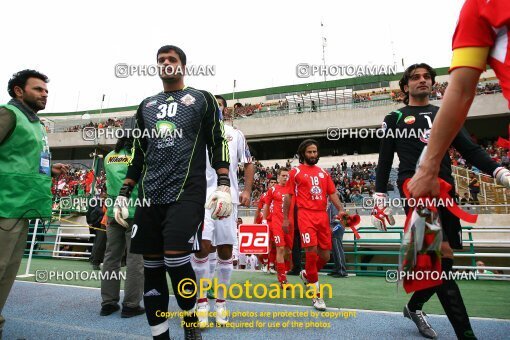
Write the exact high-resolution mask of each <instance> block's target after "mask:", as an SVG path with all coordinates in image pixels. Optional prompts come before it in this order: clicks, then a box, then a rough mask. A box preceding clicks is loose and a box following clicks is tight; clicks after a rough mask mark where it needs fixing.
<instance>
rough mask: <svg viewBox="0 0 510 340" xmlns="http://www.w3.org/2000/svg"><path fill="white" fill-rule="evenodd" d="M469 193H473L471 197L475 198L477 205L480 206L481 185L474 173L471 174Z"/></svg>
mask: <svg viewBox="0 0 510 340" xmlns="http://www.w3.org/2000/svg"><path fill="white" fill-rule="evenodd" d="M469 192H470V193H471V197H473V201H474V202H475V204H479V202H478V194H479V193H480V183H479V182H478V179H477V178H476V176H475V174H474V173H472V172H470V173H469Z"/></svg>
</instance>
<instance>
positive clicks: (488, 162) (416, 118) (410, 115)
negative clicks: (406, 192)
mask: <svg viewBox="0 0 510 340" xmlns="http://www.w3.org/2000/svg"><path fill="white" fill-rule="evenodd" d="M438 110H439V107H437V106H434V105H425V106H409V105H408V106H405V107H403V108H401V109H399V110H395V111H393V112H391V113H389V114H388V115H386V117H385V118H384V122H383V123H382V128H383V129H384V130H385V131H386V133H387V134H388V136H390V137H386V138H382V139H381V146H380V150H379V161H378V162H377V169H376V180H375V190H376V191H377V192H386V188H387V183H388V179H389V176H390V171H391V166H392V164H393V156H394V153H395V152H396V153H397V155H398V158H399V161H400V163H399V166H398V182H400V183H402V182H403V181H404V180H405V179H407V178H411V177H413V175H414V172H415V170H416V163H418V159H419V158H420V155H421V153H422V151H423V148H425V146H426V145H427V143H428V141H429V136H430V129H431V128H432V123H433V122H434V119H435V117H436V114H437V111H438ZM452 146H453V147H455V149H457V151H458V152H459V153H460V154H461V155H462V156H463V157H464V158H465V159H466V161H468V162H469V163H470V164H472V165H474V166H476V167H477V168H479V169H480V170H482V171H483V172H485V173H488V174H490V175H492V173H493V172H494V170H495V169H496V168H497V167H498V166H499V165H498V164H497V163H496V162H494V161H493V160H492V159H491V158H490V156H489V155H488V154H487V153H486V152H485V151H484V150H483V149H482V148H481V147H480V146H479V145H476V144H475V143H473V141H472V140H471V138H470V136H469V134H468V133H467V131H466V129H464V128H462V129H461V130H460V132H459V133H458V134H457V136H456V137H455V139H454V140H453V142H452ZM439 177H440V178H442V179H444V180H445V181H447V182H449V183H450V184H452V185H453V184H454V181H453V177H452V168H451V160H450V157H449V155H448V154H445V156H444V157H443V160H442V162H441V167H440V171H439Z"/></svg>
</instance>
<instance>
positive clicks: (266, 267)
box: [254, 179, 276, 273]
mask: <svg viewBox="0 0 510 340" xmlns="http://www.w3.org/2000/svg"><path fill="white" fill-rule="evenodd" d="M275 184H276V179H270V180H269V183H268V185H267V190H268V191H269V190H271V188H272V187H273V186H274V185H275ZM266 195H267V191H266V192H264V193H263V194H262V195H260V199H259V204H258V205H257V210H256V211H255V218H254V223H255V224H268V223H269V222H268V221H271V212H270V214H269V215H268V216H267V220H266V221H264V219H263V216H262V211H263V210H264V203H265V200H266ZM269 242H270V251H269V254H262V255H259V256H258V259H259V262H260V263H262V265H261V268H262V271H263V272H264V273H271V266H272V265H274V260H273V261H271V259H274V258H275V256H274V255H272V254H271V253H272V252H273V253H275V250H274V243H273V242H272V238H271V230H269ZM268 260H269V263H268ZM273 272H274V270H273Z"/></svg>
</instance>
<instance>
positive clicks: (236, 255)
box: [232, 246, 244, 264]
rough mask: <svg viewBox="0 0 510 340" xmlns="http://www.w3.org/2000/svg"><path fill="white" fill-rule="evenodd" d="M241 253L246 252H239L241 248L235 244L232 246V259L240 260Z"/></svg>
mask: <svg viewBox="0 0 510 340" xmlns="http://www.w3.org/2000/svg"><path fill="white" fill-rule="evenodd" d="M241 255H244V254H239V249H237V247H236V246H234V247H233V248H232V261H240V260H241ZM239 264H241V263H239Z"/></svg>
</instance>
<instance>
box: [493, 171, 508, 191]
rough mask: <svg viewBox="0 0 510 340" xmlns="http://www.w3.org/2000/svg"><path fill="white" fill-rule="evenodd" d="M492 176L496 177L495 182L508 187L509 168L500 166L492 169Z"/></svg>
mask: <svg viewBox="0 0 510 340" xmlns="http://www.w3.org/2000/svg"><path fill="white" fill-rule="evenodd" d="M493 175H494V178H495V179H496V182H497V183H498V184H499V185H501V186H504V187H505V188H507V189H510V170H508V169H505V168H503V167H502V166H500V167H499V168H497V169H496V170H494V174H493Z"/></svg>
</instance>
